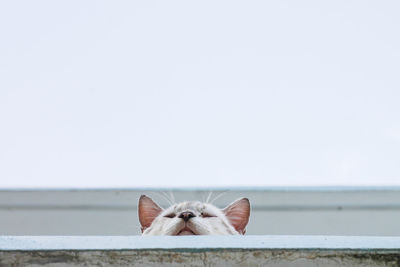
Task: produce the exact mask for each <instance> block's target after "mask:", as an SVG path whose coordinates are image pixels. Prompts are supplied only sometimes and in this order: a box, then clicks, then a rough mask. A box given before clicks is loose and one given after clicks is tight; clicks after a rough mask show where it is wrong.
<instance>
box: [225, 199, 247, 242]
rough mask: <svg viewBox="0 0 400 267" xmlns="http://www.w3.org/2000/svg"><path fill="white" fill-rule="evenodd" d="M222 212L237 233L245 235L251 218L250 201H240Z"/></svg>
mask: <svg viewBox="0 0 400 267" xmlns="http://www.w3.org/2000/svg"><path fill="white" fill-rule="evenodd" d="M222 211H223V212H224V213H225V216H226V217H227V218H228V220H229V222H230V223H231V224H232V226H233V227H234V228H235V229H236V231H238V232H239V234H241V235H244V234H245V233H246V225H247V223H248V222H249V217H250V201H249V200H248V199H247V198H241V199H238V200H236V201H235V202H233V203H232V204H230V205H229V206H227V207H226V208H224V209H223V210H222Z"/></svg>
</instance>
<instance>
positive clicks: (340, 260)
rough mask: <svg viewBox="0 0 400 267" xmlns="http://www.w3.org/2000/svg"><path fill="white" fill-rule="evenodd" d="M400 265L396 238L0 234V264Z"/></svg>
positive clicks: (398, 244) (399, 244)
mask: <svg viewBox="0 0 400 267" xmlns="http://www.w3.org/2000/svg"><path fill="white" fill-rule="evenodd" d="M161 264H162V265H165V266H182V265H191V266H228V265H229V266H399V265H400V237H354V236H347V237H340V236H196V237H189V236H185V237H161V236H160V237H141V236H107V237H102V236H65V237H63V236H2V237H0V266H38V265H46V266H132V265H135V266H160V265H161Z"/></svg>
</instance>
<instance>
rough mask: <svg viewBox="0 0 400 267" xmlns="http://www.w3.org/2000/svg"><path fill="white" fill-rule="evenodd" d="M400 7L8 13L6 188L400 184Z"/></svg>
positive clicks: (2, 100) (1, 66) (155, 4)
mask: <svg viewBox="0 0 400 267" xmlns="http://www.w3.org/2000/svg"><path fill="white" fill-rule="evenodd" d="M399 10H400V2H399V1H397V0H396V1H347V0H346V1H337V0H335V1H295V0H293V1H148V0H146V1H99V0H96V1H70V0H69V1H1V2H0V34H1V35H0V38H1V42H0V187H61V186H68V187H106V186H113V187H119V186H129V187H134V186H235V185H248V186H255V185H256V186H257V185H400V16H399Z"/></svg>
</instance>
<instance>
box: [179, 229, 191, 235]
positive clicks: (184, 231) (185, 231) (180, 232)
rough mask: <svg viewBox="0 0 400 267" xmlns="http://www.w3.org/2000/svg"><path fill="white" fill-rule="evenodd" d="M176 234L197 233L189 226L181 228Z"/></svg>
mask: <svg viewBox="0 0 400 267" xmlns="http://www.w3.org/2000/svg"><path fill="white" fill-rule="evenodd" d="M176 235H196V234H195V233H194V232H193V231H192V230H190V229H189V228H184V229H182V230H180V231H179V232H178V233H177V234H176Z"/></svg>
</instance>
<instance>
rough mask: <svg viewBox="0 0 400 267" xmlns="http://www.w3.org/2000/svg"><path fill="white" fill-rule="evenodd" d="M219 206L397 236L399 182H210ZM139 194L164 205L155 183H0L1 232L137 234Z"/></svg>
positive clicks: (274, 223)
mask: <svg viewBox="0 0 400 267" xmlns="http://www.w3.org/2000/svg"><path fill="white" fill-rule="evenodd" d="M208 193H209V192H208V191H207V190H174V191H172V194H173V195H174V197H175V199H176V201H182V200H202V199H206V198H207V196H208ZM221 193H224V194H223V195H221V196H220V197H219V198H218V199H217V200H215V201H214V204H215V205H217V206H219V207H221V208H222V207H224V206H226V205H228V204H229V203H230V202H232V201H234V200H235V199H237V198H239V197H248V198H249V199H250V202H251V205H252V212H251V218H250V222H249V225H248V229H247V234H249V235H367V236H371V235H372V236H400V228H399V227H398V225H400V190H398V189H396V188H369V189H360V188H339V189H334V188H333V189H332V188H319V189H318V188H317V189H316V188H303V189H301V188H298V189H293V188H292V189H290V188H289V189H288V188H286V189H285V188H280V189H279V188H264V189H263V188H259V189H252V190H250V189H240V190H239V189H235V190H222V191H221V190H213V196H215V197H216V196H218V195H219V194H221ZM141 194H146V195H149V196H151V197H153V199H154V200H156V201H157V202H158V203H159V204H160V205H162V206H164V207H166V206H168V202H167V201H166V200H165V199H164V197H162V196H161V195H162V193H161V191H160V190H157V189H154V190H117V189H115V190H33V191H29V190H27V191H15V190H14V191H13V190H8V191H7V190H3V191H0V218H1V219H0V235H139V234H140V228H139V224H138V218H137V208H136V205H137V201H138V199H139V196H140V195H141Z"/></svg>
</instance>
